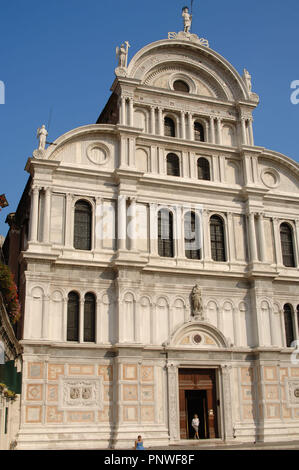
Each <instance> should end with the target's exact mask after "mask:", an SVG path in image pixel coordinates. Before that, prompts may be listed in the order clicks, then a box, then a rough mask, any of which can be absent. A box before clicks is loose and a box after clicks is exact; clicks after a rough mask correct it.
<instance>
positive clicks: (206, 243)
mask: <svg viewBox="0 0 299 470" xmlns="http://www.w3.org/2000/svg"><path fill="white" fill-rule="evenodd" d="M202 223H203V256H202V259H203V260H204V261H211V240H210V221H209V211H208V210H207V209H204V210H203V214H202Z"/></svg>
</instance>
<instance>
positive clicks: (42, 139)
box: [36, 124, 48, 150]
mask: <svg viewBox="0 0 299 470" xmlns="http://www.w3.org/2000/svg"><path fill="white" fill-rule="evenodd" d="M47 135H48V132H47V129H46V126H45V125H44V124H43V125H42V127H39V128H38V129H37V136H36V137H37V138H38V139H39V146H38V150H45V148H46V140H47Z"/></svg>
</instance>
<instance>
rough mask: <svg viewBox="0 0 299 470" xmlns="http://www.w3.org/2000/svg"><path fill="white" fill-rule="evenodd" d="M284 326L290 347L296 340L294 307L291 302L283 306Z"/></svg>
mask: <svg viewBox="0 0 299 470" xmlns="http://www.w3.org/2000/svg"><path fill="white" fill-rule="evenodd" d="M283 316H284V326H285V334H286V345H287V347H288V348H289V347H290V346H291V344H292V342H293V341H294V329H293V318H292V317H293V309H292V306H291V305H290V304H285V306H284V307H283Z"/></svg>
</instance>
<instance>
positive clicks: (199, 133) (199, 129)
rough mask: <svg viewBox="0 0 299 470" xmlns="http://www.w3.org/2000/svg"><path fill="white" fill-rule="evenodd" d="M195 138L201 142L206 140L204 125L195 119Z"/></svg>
mask: <svg viewBox="0 0 299 470" xmlns="http://www.w3.org/2000/svg"><path fill="white" fill-rule="evenodd" d="M194 140H197V141H199V142H204V141H205V131H204V128H203V125H202V124H200V122H197V121H195V123H194Z"/></svg>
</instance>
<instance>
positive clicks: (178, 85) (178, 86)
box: [173, 80, 190, 93]
mask: <svg viewBox="0 0 299 470" xmlns="http://www.w3.org/2000/svg"><path fill="white" fill-rule="evenodd" d="M173 89H174V90H175V91H182V92H183V93H189V92H190V88H189V85H187V83H186V82H183V80H176V81H175V82H174V83H173Z"/></svg>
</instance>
